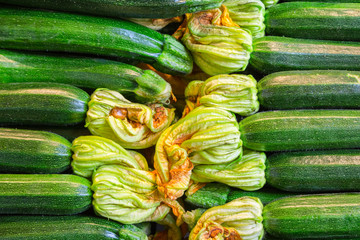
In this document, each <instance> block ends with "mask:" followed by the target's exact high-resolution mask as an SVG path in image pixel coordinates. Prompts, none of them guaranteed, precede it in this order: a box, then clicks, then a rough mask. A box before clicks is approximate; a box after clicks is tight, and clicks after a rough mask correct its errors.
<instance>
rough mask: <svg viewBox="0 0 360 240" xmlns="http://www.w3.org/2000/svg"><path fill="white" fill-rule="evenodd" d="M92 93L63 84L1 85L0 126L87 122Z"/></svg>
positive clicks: (59, 124) (57, 124)
mask: <svg viewBox="0 0 360 240" xmlns="http://www.w3.org/2000/svg"><path fill="white" fill-rule="evenodd" d="M89 99H90V96H89V94H87V93H86V92H85V91H84V90H81V89H80V88H77V87H74V86H72V85H67V84H60V83H47V82H38V83H35V82H34V83H32V82H29V83H2V84H0V125H52V126H64V125H75V124H79V123H85V117H86V111H87V104H88V101H89Z"/></svg>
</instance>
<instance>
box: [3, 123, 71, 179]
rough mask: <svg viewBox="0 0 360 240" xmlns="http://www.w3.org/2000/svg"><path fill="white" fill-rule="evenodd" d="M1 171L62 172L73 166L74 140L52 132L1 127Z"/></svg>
mask: <svg viewBox="0 0 360 240" xmlns="http://www.w3.org/2000/svg"><path fill="white" fill-rule="evenodd" d="M0 146H1V148H0V172H2V173H61V172H64V171H65V170H67V169H69V168H70V162H71V155H72V152H71V143H70V142H69V141H68V140H66V139H65V138H63V137H61V136H59V135H57V134H55V133H51V132H46V131H35V130H22V129H11V128H0Z"/></svg>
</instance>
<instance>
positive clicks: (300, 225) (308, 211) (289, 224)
mask: <svg viewBox="0 0 360 240" xmlns="http://www.w3.org/2000/svg"><path fill="white" fill-rule="evenodd" d="M359 223H360V193H345V194H344V193H337V194H312V195H305V196H301V195H300V196H291V197H286V198H281V199H278V200H275V201H273V202H271V203H269V204H267V205H265V206H264V209H263V225H264V229H265V231H266V232H267V233H268V234H269V235H272V236H273V237H276V238H277V239H348V238H350V239H359V238H360V227H359Z"/></svg>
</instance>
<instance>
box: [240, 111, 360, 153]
mask: <svg viewBox="0 0 360 240" xmlns="http://www.w3.org/2000/svg"><path fill="white" fill-rule="evenodd" d="M239 125H240V132H241V139H242V141H243V146H244V147H247V148H249V149H253V150H257V151H289V150H313V149H340V148H359V147H360V135H359V132H360V110H324V109H321V110H320V109H319V110H283V111H281V110H279V111H266V112H258V113H256V114H254V115H252V116H249V117H247V118H245V119H243V120H241V121H240V124H239Z"/></svg>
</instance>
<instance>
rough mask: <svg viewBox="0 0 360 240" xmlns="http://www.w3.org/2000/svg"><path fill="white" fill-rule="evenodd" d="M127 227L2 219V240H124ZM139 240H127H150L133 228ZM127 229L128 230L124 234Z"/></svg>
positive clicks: (70, 219)
mask: <svg viewBox="0 0 360 240" xmlns="http://www.w3.org/2000/svg"><path fill="white" fill-rule="evenodd" d="M124 226H125V225H122V224H119V223H116V222H114V221H111V220H108V219H105V218H100V217H95V216H87V215H74V216H36V215H9V216H0V238H1V239H3V240H48V239H51V240H63V239H66V240H82V239H84V240H85V239H86V240H110V239H114V240H115V239H116V240H122V239H123V238H120V236H119V231H120V233H121V234H124V233H125V231H124V230H126V229H125V228H124ZM131 227H132V230H133V234H134V235H135V234H138V237H137V238H133V237H131V234H126V235H125V237H127V238H126V239H127V240H146V239H147V236H146V234H145V233H144V232H141V230H140V229H138V228H137V227H136V226H131ZM123 229H124V230H123Z"/></svg>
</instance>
